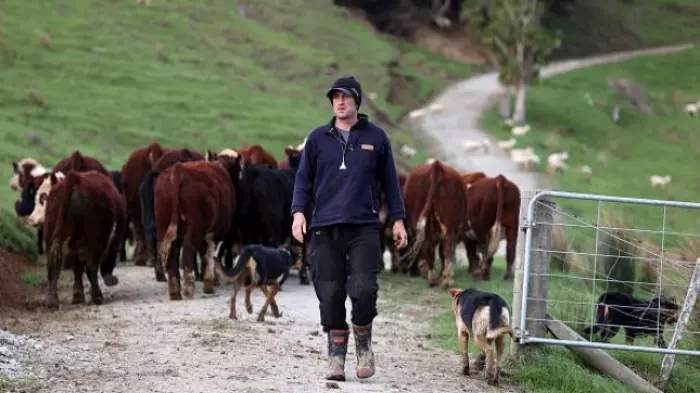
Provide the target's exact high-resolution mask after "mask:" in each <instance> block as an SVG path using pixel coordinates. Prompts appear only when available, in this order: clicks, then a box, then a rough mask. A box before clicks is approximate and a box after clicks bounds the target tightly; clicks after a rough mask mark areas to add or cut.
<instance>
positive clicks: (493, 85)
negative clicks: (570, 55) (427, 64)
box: [0, 46, 686, 393]
mask: <svg viewBox="0 0 700 393" xmlns="http://www.w3.org/2000/svg"><path fill="white" fill-rule="evenodd" d="M685 48H686V46H683V47H679V46H676V47H669V48H655V49H650V50H644V51H635V52H631V53H624V54H619V53H618V54H612V55H605V56H601V57H598V58H595V59H585V60H570V61H566V62H562V63H558V64H553V65H552V66H550V67H549V68H548V69H547V70H545V72H544V74H545V76H549V75H553V74H555V73H560V72H565V71H568V70H571V69H574V68H580V67H585V66H589V65H593V64H600V63H603V62H614V61H620V60H623V59H626V58H630V57H633V56H639V55H644V54H651V53H664V52H672V51H678V50H682V49H685ZM500 91H501V89H500V88H499V86H498V84H497V78H496V76H495V74H485V75H479V76H476V77H473V78H470V79H468V80H466V81H464V82H460V83H458V84H456V85H454V86H453V87H451V88H449V89H448V90H447V91H446V92H445V93H444V94H443V95H442V96H440V97H438V98H437V99H436V101H437V102H440V103H442V104H443V105H445V106H446V109H445V111H444V112H441V113H435V114H431V115H428V116H427V117H426V118H425V119H424V120H422V121H421V123H422V124H421V128H422V129H423V130H424V132H425V133H426V134H428V135H429V136H431V137H432V138H433V139H435V142H436V144H437V145H438V146H439V147H440V148H441V149H442V150H443V151H444V153H445V155H446V156H447V157H448V162H449V163H450V164H452V165H454V166H455V167H457V168H458V169H460V170H464V171H466V170H484V171H485V172H486V173H487V175H495V174H496V173H499V172H500V173H503V174H504V175H506V176H507V177H509V178H512V179H514V181H515V182H516V183H517V184H518V185H519V186H520V187H521V188H523V189H532V188H535V187H536V185H537V184H538V179H537V178H536V177H535V176H533V175H532V174H527V173H520V172H518V171H517V169H516V168H515V167H514V166H513V165H512V163H511V162H510V161H509V160H508V159H507V157H506V156H505V155H503V154H501V153H491V154H487V155H478V156H473V157H465V156H464V155H462V154H461V152H460V151H459V146H460V144H455V143H454V140H455V138H459V139H479V138H484V137H486V134H485V133H484V132H483V131H482V130H481V129H480V126H479V119H480V118H481V116H482V115H483V113H484V111H485V110H486V109H487V108H488V106H489V105H490V104H492V103H493V102H494V97H496V96H497V95H498V94H499V92H500ZM450 142H452V143H451V144H450ZM115 274H116V275H117V276H118V277H119V281H120V282H119V284H118V285H117V286H115V287H106V286H104V285H102V291H103V293H104V295H105V303H104V305H102V306H93V305H79V306H78V305H75V306H74V305H71V304H70V298H71V287H72V283H71V281H72V276H73V275H72V274H71V272H69V271H64V272H62V275H61V293H60V296H61V310H60V311H58V312H47V311H42V310H41V309H39V310H34V311H23V312H18V311H17V312H9V313H5V314H4V315H3V317H2V321H0V322H1V325H2V326H4V327H5V328H6V329H7V330H9V331H12V332H14V333H16V334H12V333H9V332H4V331H0V382H2V375H3V374H4V375H5V377H9V378H24V379H27V380H34V381H36V384H34V386H32V387H27V388H25V391H32V392H52V393H59V392H91V393H92V392H172V393H185V392H188V393H189V392H206V393H219V392H222V393H223V392H241V393H243V392H284V393H308V392H318V391H325V390H328V389H331V390H334V389H335V390H340V391H343V392H350V393H352V392H383V393H391V392H409V393H410V392H415V393H418V392H421V393H422V392H438V391H442V392H449V391H455V390H457V389H458V390H460V391H463V392H474V393H477V392H479V393H481V392H484V393H485V392H520V391H521V390H520V389H519V388H517V387H513V386H509V385H508V384H507V383H504V382H502V383H503V386H502V387H501V388H493V387H490V386H488V385H487V384H486V383H485V382H484V381H483V380H482V379H481V377H479V376H473V377H469V378H467V377H463V376H461V375H460V374H459V370H460V367H459V362H460V360H459V356H457V355H456V354H455V353H453V352H450V351H446V350H442V349H438V348H436V347H435V346H434V345H433V343H432V342H431V341H430V339H429V333H430V332H429V326H428V320H429V317H430V316H431V315H432V314H433V313H434V312H435V311H434V310H432V309H424V308H418V307H416V306H414V305H412V304H410V302H407V303H405V304H397V303H396V302H391V301H389V300H387V299H386V297H385V296H382V294H381V292H380V301H379V314H380V315H379V316H378V317H377V319H376V320H375V330H374V339H373V347H374V351H375V354H376V358H377V374H376V375H375V376H374V377H373V378H371V379H369V380H366V381H359V380H358V379H357V378H356V377H355V375H354V374H355V373H354V366H355V358H354V341H352V339H351V341H350V351H349V352H350V353H349V354H348V362H347V365H346V371H347V374H348V381H347V382H344V383H338V384H327V383H326V381H325V380H323V379H322V376H323V374H324V373H325V366H326V361H325V345H326V341H325V337H324V335H323V333H322V332H321V329H320V326H319V317H318V301H317V299H316V296H315V294H314V291H313V287H312V286H300V285H299V282H298V279H297V277H296V276H294V275H292V276H290V278H289V279H288V281H287V283H286V284H285V286H284V288H283V291H282V292H280V293H279V295H278V296H277V299H278V303H279V306H280V310H281V312H282V313H283V315H282V317H281V318H279V319H275V318H273V317H272V316H271V315H268V316H267V318H266V322H264V323H260V322H256V321H255V317H256V312H257V310H259V307H260V306H261V305H262V297H261V296H260V294H259V293H257V292H256V293H255V294H254V296H253V305H254V308H255V310H254V313H253V314H252V315H249V314H247V313H246V312H245V308H244V307H243V306H242V296H239V306H238V316H239V320H238V321H232V320H229V319H228V318H227V316H228V298H229V295H230V286H228V285H222V286H220V287H217V288H216V293H215V294H212V295H204V294H203V293H202V291H201V283H199V282H198V283H197V289H196V292H195V297H194V299H190V300H184V301H170V300H168V294H167V286H166V284H164V283H158V282H156V281H155V279H154V274H153V270H152V268H146V267H138V266H133V265H132V264H131V263H130V262H129V263H127V264H121V263H120V264H119V266H118V267H117V270H116V272H115ZM88 287H89V285H87V282H86V288H88ZM86 292H89V291H86ZM86 299H87V300H89V293H88V294H86ZM449 306H450V305H449V304H437V307H439V309H440V310H441V311H442V310H444V309H445V308H447V307H449ZM347 308H348V310H349V309H350V303H349V301H348V303H347ZM455 339H456V337H455ZM18 390H19V391H21V390H22V389H18Z"/></svg>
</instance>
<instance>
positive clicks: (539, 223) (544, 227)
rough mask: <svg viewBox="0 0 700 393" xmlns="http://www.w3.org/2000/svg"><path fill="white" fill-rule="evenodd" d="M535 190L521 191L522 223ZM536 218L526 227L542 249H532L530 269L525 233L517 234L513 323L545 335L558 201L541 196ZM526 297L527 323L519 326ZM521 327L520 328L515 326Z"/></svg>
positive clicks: (520, 348) (527, 333) (530, 332)
mask: <svg viewBox="0 0 700 393" xmlns="http://www.w3.org/2000/svg"><path fill="white" fill-rule="evenodd" d="M536 193H537V192H536V191H525V192H522V193H521V210H520V211H521V217H522V219H521V224H523V225H527V224H528V223H527V222H526V221H525V220H526V217H527V208H528V205H529V203H530V201H531V200H532V198H534V196H535V195H536ZM534 210H535V211H534V216H533V218H534V222H533V226H532V227H531V228H526V230H527V231H532V243H531V246H532V248H533V249H539V250H543V251H531V255H530V269H529V270H530V271H529V272H525V271H524V270H523V262H524V258H525V252H526V250H525V235H526V232H524V231H521V232H520V233H519V236H518V258H517V262H516V271H515V282H514V283H513V306H512V308H513V327H514V328H515V329H519V331H523V330H524V333H525V334H524V336H533V337H543V336H544V335H545V333H546V331H547V325H546V319H547V300H546V299H547V274H548V272H549V254H550V252H549V250H550V249H551V246H552V224H553V223H554V211H555V210H556V203H554V202H553V201H552V200H551V199H549V198H546V197H544V198H538V200H537V202H536V204H535V205H534ZM525 274H528V278H529V285H528V286H529V290H528V293H524V292H523V279H524V277H525ZM524 296H526V297H527V298H528V300H527V310H526V312H527V318H528V320H527V321H526V324H525V326H520V318H521V316H522V312H523V310H522V309H521V302H522V298H523V297H524ZM516 331H518V330H516ZM523 349H524V348H523V346H522V345H518V346H517V347H516V353H517V354H519V353H522V351H523Z"/></svg>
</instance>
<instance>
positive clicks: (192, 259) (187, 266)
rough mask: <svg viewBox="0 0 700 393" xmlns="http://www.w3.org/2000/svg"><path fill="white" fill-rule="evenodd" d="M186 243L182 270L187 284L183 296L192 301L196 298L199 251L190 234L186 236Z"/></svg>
mask: <svg viewBox="0 0 700 393" xmlns="http://www.w3.org/2000/svg"><path fill="white" fill-rule="evenodd" d="M186 236H187V237H186V238H185V241H184V242H183V244H182V270H183V272H184V276H185V277H184V278H185V280H184V281H185V282H184V285H183V288H182V295H183V296H184V297H185V298H188V299H191V298H192V297H193V296H194V282H195V273H194V269H195V263H197V251H196V248H195V246H194V245H193V244H192V239H191V236H190V234H189V233H188V234H187V235H186Z"/></svg>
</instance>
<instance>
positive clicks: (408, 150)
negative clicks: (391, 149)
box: [399, 145, 416, 158]
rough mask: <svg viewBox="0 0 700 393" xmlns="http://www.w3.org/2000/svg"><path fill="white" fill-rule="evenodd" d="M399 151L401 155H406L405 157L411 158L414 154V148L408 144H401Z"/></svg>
mask: <svg viewBox="0 0 700 393" xmlns="http://www.w3.org/2000/svg"><path fill="white" fill-rule="evenodd" d="M399 153H401V155H402V156H404V157H406V158H412V157H413V156H415V155H416V149H414V148H412V147H411V146H408V145H401V149H400V150H399Z"/></svg>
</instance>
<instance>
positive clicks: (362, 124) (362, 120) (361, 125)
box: [326, 113, 369, 134]
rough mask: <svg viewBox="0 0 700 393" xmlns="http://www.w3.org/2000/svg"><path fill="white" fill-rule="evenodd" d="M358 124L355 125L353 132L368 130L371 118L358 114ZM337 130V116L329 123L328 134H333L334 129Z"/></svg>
mask: <svg viewBox="0 0 700 393" xmlns="http://www.w3.org/2000/svg"><path fill="white" fill-rule="evenodd" d="M357 120H358V121H357V123H355V125H354V126H352V128H351V130H363V129H366V128H367V126H368V125H369V116H367V115H366V114H364V113H358V114H357ZM334 128H335V116H333V117H332V118H331V121H329V122H328V129H327V130H326V133H327V134H331V133H332V131H333V129H334Z"/></svg>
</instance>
